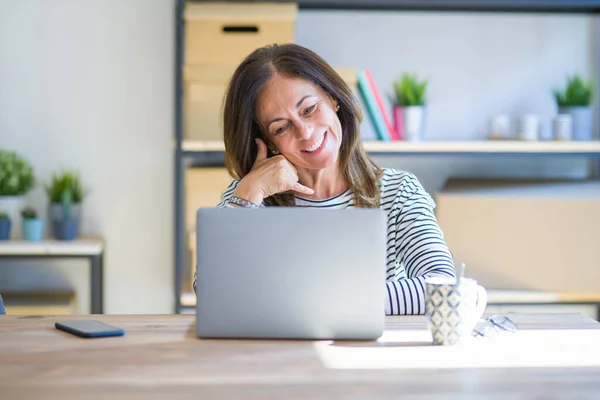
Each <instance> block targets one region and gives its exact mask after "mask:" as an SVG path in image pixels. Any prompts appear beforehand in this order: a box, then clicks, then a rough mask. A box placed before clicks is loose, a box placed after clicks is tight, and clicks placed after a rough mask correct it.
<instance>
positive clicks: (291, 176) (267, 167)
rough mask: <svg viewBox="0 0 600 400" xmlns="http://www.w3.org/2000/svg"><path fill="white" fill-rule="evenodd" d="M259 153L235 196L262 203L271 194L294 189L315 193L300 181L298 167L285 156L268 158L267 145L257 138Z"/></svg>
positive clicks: (303, 192) (302, 192)
mask: <svg viewBox="0 0 600 400" xmlns="http://www.w3.org/2000/svg"><path fill="white" fill-rule="evenodd" d="M256 145H257V147H258V153H257V154H256V160H255V161H254V165H253V166H252V170H250V172H249V173H248V175H246V176H245V177H244V178H243V179H242V180H241V181H240V182H239V183H238V185H237V187H236V189H235V191H234V192H233V195H234V196H237V197H240V198H242V199H246V200H250V201H251V202H253V203H254V204H257V205H258V204H260V203H262V202H263V200H264V199H266V198H267V197H269V196H272V195H274V194H277V193H281V192H287V191H289V190H293V191H295V192H298V193H301V194H313V193H314V190H312V189H311V188H308V187H306V186H304V185H302V184H300V183H299V182H298V172H297V171H296V168H295V167H294V166H293V165H292V163H290V162H289V161H288V160H287V159H286V158H285V157H284V156H282V155H276V156H274V157H271V158H267V145H266V144H265V142H263V141H262V140H261V139H256Z"/></svg>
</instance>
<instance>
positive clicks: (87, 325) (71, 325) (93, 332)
mask: <svg viewBox="0 0 600 400" xmlns="http://www.w3.org/2000/svg"><path fill="white" fill-rule="evenodd" d="M54 326H55V327H56V329H60V330H61V331H65V332H69V333H72V334H73V335H77V336H80V337H83V338H99V337H107V336H123V335H124V334H125V330H123V329H121V328H117V327H116V326H112V325H108V324H105V323H104V322H100V321H94V320H81V321H63V322H56V323H55V324H54Z"/></svg>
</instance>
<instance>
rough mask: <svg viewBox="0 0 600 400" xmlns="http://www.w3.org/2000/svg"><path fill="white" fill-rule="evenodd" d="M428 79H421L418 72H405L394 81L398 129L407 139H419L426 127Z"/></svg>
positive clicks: (395, 112)
mask: <svg viewBox="0 0 600 400" xmlns="http://www.w3.org/2000/svg"><path fill="white" fill-rule="evenodd" d="M428 84H429V81H428V80H419V78H418V77H417V75H416V74H409V73H405V74H403V75H402V78H401V79H399V80H396V81H395V82H394V92H395V94H396V99H395V100H396V105H395V107H394V119H395V121H396V129H397V130H398V131H399V132H403V136H404V138H405V139H406V140H410V141H419V140H421V138H422V136H423V131H424V127H425V104H426V102H427V99H426V92H427V85H428Z"/></svg>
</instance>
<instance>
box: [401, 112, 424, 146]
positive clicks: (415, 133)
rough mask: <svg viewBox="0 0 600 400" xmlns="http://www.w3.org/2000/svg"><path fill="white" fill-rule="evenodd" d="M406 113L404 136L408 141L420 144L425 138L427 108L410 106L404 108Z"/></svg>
mask: <svg viewBox="0 0 600 400" xmlns="http://www.w3.org/2000/svg"><path fill="white" fill-rule="evenodd" d="M403 111H404V135H405V138H406V140H408V141H411V142H418V141H420V140H421V139H422V138H423V131H424V125H425V107H424V106H409V107H403Z"/></svg>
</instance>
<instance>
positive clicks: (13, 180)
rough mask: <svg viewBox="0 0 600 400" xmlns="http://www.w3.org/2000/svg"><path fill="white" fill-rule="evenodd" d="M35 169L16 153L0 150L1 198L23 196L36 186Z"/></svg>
mask: <svg viewBox="0 0 600 400" xmlns="http://www.w3.org/2000/svg"><path fill="white" fill-rule="evenodd" d="M35 183H36V182H35V175H34V172H33V167H32V166H31V165H29V163H28V162H27V161H26V160H25V159H24V158H22V157H21V156H19V155H18V154H17V153H16V152H13V151H5V150H0V196H22V195H24V194H25V193H27V192H28V191H29V190H31V189H32V188H33V187H34V186H35Z"/></svg>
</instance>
